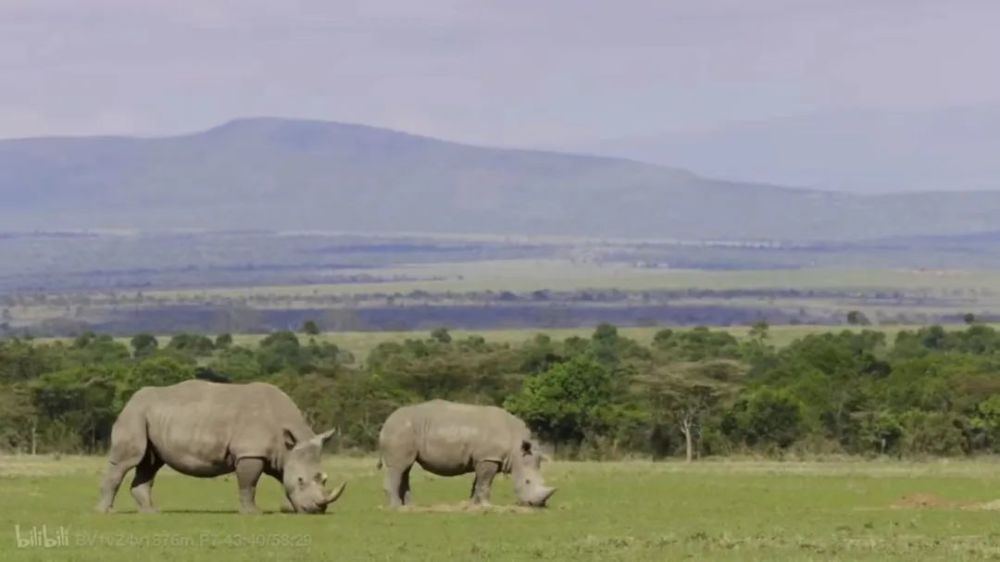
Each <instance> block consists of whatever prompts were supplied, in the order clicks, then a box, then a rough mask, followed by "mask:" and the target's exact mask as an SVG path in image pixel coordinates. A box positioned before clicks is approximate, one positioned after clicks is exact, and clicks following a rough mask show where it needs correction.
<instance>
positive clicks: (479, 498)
mask: <svg viewBox="0 0 1000 562" xmlns="http://www.w3.org/2000/svg"><path fill="white" fill-rule="evenodd" d="M499 470H500V465H499V464H497V463H496V462H494V461H479V463H477V464H476V479H475V480H473V481H472V495H471V498H472V503H474V504H477V505H484V506H488V505H490V490H491V489H492V487H493V478H494V477H495V476H496V475H497V472H499Z"/></svg>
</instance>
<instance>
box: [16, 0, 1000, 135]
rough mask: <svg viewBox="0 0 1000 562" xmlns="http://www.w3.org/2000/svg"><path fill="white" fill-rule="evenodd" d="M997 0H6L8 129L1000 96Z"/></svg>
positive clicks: (546, 120)
mask: <svg viewBox="0 0 1000 562" xmlns="http://www.w3.org/2000/svg"><path fill="white" fill-rule="evenodd" d="M998 22H1000V1H998V0H947V1H945V0H926V1H925V0H683V1H681V0H648V1H641V0H614V1H612V0H604V1H590V0H548V1H546V0H497V1H477V2H473V1H467V2H461V1H457V0H357V1H354V2H351V1H336V0H321V1H319V0H318V1H311V0H303V1H293V0H232V1H228V2H222V1H216V0H163V1H158V0H145V1H143V0H0V137H20V136H35V135H48V134H91V133H137V134H162V133H172V132H180V131H191V130H196V129H201V128H206V127H209V126H212V125H215V124H218V123H220V122H223V121H226V120H228V119H231V118H235V117H240V116H251V115H278V116H297V117H310V118H323V119H331V120H340V121H350V122H359V123H367V124H374V125H382V126H388V127H392V128H396V129H403V130H408V131H413V132H419V133H425V134H429V135H434V136H441V137H445V138H450V139H456V140H465V141H472V142H479V143H489V144H499V145H522V146H558V145H561V144H562V145H564V144H569V143H573V144H576V143H578V142H579V141H580V140H581V139H600V138H613V137H619V136H629V135H642V134H650V133H657V132H663V131H674V130H680V129H697V128H704V127H712V126H716V125H719V124H723V123H726V122H728V121H731V120H738V119H756V118H767V117H771V116H780V115H792V114H801V113H809V112H814V111H827V110H839V109H853V108H876V109H877V108H894V109H896V108H899V109H921V108H935V107H943V106H956V105H970V104H993V103H1000V72H997V70H996V68H997V64H998V63H997V60H996V59H997V54H998V53H1000V33H997V31H996V29H997V24H998Z"/></svg>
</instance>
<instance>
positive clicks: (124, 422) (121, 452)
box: [97, 412, 149, 513]
mask: <svg viewBox="0 0 1000 562" xmlns="http://www.w3.org/2000/svg"><path fill="white" fill-rule="evenodd" d="M123 418H124V419H123ZM133 418H135V419H133ZM148 444H149V443H148V440H147V435H146V422H145V420H143V419H141V418H138V417H136V416H129V417H127V418H126V416H125V412H123V414H122V416H120V417H119V419H118V421H117V422H115V425H114V427H113V428H112V430H111V450H110V451H109V453H108V468H107V470H106V471H105V473H104V481H103V482H102V483H101V499H100V500H98V502H97V511H99V512H102V513H107V512H109V511H111V507H112V505H114V503H115V496H116V495H117V494H118V488H119V487H121V485H122V480H124V479H125V475H126V474H127V473H128V471H130V470H132V469H133V468H135V467H136V466H137V465H138V464H139V463H140V462H142V459H143V458H144V457H145V456H146V448H147V446H148Z"/></svg>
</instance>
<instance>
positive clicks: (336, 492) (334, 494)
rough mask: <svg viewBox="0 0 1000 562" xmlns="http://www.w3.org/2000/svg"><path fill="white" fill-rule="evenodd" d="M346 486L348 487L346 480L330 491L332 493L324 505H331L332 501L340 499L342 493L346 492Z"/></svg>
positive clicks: (324, 501)
mask: <svg viewBox="0 0 1000 562" xmlns="http://www.w3.org/2000/svg"><path fill="white" fill-rule="evenodd" d="M346 487H347V482H344V483H343V484H341V485H340V487H339V488H337V489H336V490H334V491H332V492H330V495H329V496H327V498H326V499H325V500H323V505H330V504H331V503H333V502H335V501H337V500H338V499H340V495H341V494H343V493H344V488H346Z"/></svg>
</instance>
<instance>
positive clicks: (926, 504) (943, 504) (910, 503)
mask: <svg viewBox="0 0 1000 562" xmlns="http://www.w3.org/2000/svg"><path fill="white" fill-rule="evenodd" d="M960 506H961V504H960V503H959V502H955V501H952V500H949V499H947V498H942V497H941V496H937V495H934V494H927V493H922V492H917V493H914V494H907V495H905V496H903V497H901V498H899V500H897V501H896V502H894V503H893V504H892V507H894V508H897V509H913V508H930V509H935V508H936V509H948V508H954V507H960Z"/></svg>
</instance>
